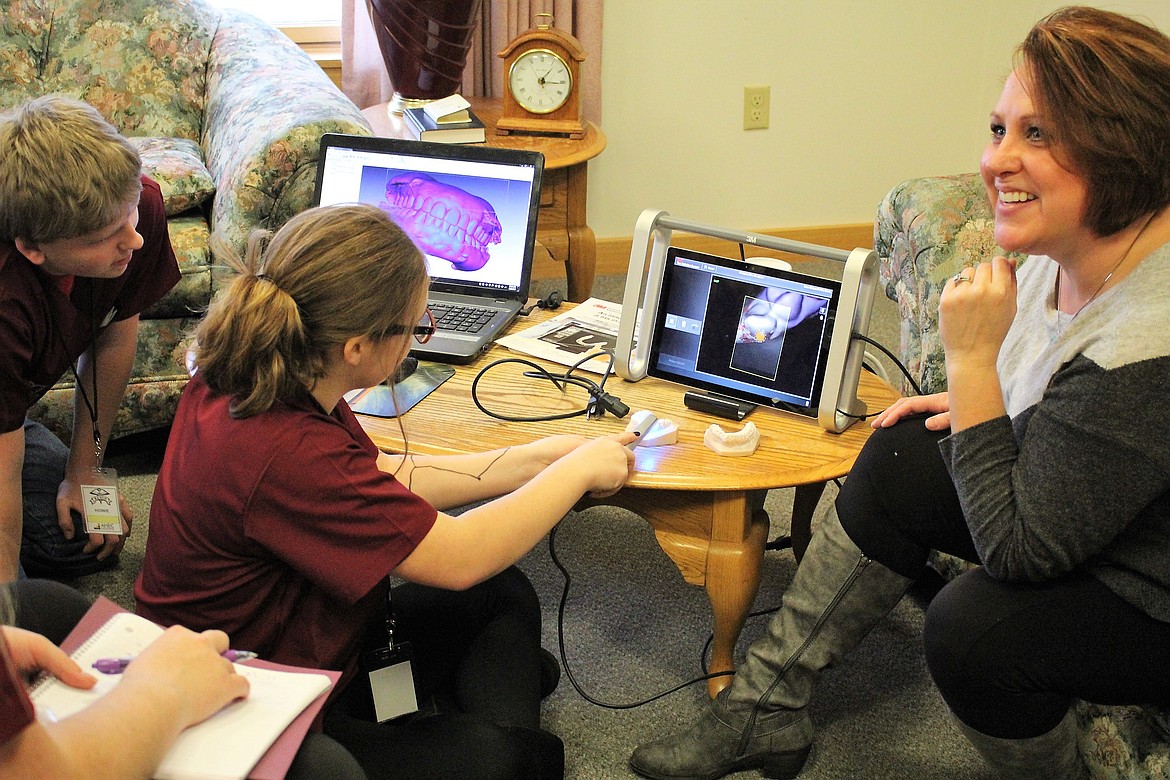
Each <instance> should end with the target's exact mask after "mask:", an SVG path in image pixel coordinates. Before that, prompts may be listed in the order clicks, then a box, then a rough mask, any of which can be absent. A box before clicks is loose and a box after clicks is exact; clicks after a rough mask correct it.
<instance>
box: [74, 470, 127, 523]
mask: <svg viewBox="0 0 1170 780" xmlns="http://www.w3.org/2000/svg"><path fill="white" fill-rule="evenodd" d="M81 504H82V509H83V510H84V514H85V532H86V533H90V534H112V535H116V536H121V535H122V505H121V503H120V502H119V501H118V472H117V471H115V470H114V469H105V468H92V469H90V470H89V475H88V477H87V478H86V482H85V484H83V485H82V486H81Z"/></svg>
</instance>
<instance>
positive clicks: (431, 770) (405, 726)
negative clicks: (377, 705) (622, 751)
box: [325, 568, 564, 780]
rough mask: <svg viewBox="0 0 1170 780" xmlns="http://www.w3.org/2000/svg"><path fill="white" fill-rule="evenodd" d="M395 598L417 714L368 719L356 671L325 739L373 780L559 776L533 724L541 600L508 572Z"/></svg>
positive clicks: (400, 590)
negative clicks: (408, 648) (462, 588)
mask: <svg viewBox="0 0 1170 780" xmlns="http://www.w3.org/2000/svg"><path fill="white" fill-rule="evenodd" d="M393 598H394V612H395V617H396V620H397V625H396V628H395V639H396V640H397V639H401V640H405V641H409V642H410V643H411V648H412V651H413V656H414V660H413V663H412V665H413V671H414V678H415V686H416V695H417V697H418V700H419V712H418V713H417V714H414V715H406V716H403V717H401V718H396V719H394V720H390V721H387V722H385V723H376V722H374V716H373V703H372V699H371V695H370V687H369V681H368V679H367V678H366V676H365V674H364V672H362V673H359V675H358V677H357V678H356V679H355V680H354V681H353V682H352V683H351V684H350V685H349V687H348V689H347V690H346V691H345V692H343V694H342V695H341V698H340V699H339V700H338V701H337V702H336V703H335V704H333V705H332V706H331V707H330V708H329V710H328V712H327V713H326V717H325V733H327V734H329V735H330V736H332V737H334V738H335V739H336V740H337V741H338V742H340V743H341V744H342V745H344V746H345V747H346V748H348V749H349V751H350V752H351V753H353V754H354V755H355V756H356V757H357V759H358V761H359V762H360V763H361V764H362V766H363V768H364V769H365V771H366V774H367V775H369V777H370V778H371V780H382V779H383V778H411V779H412V780H415V779H425V778H436V779H439V778H451V777H459V778H469V779H478V780H497V779H499V780H505V779H512V778H553V779H554V780H559V778H561V777H562V776H563V774H564V746H563V745H562V743H561V741H560V739H558V738H557V737H556V736H554V735H552V734H549V733H548V732H546V731H543V730H541V728H540V698H541V697H540V694H541V689H540V604H539V602H538V601H537V597H536V592H535V591H534V590H533V588H532V584H531V583H530V582H529V581H528V578H527V577H525V576H524V574H523V573H522V572H521V571H520V570H519V569H516V568H510V569H507V570H505V571H504V572H502V573H500V574H498V575H496V576H495V577H493V578H491V579H489V580H487V581H486V582H483V583H480V584H479V585H476V586H475V587H473V588H469V589H468V590H465V591H449V590H441V589H438V588H430V587H426V586H422V585H414V584H406V585H400V586H398V587H396V588H394V596H393ZM379 631H382V632H383V633H382V638H383V640H384V636H385V635H384V630H383V629H382V628H381V627H375V628H374V632H373V633H374V634H376V633H377V632H379ZM383 644H384V641H383Z"/></svg>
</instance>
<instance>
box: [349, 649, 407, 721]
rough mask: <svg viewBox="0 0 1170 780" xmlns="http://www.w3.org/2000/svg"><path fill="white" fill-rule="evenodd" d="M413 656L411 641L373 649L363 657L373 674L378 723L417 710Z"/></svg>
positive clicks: (367, 669)
mask: <svg viewBox="0 0 1170 780" xmlns="http://www.w3.org/2000/svg"><path fill="white" fill-rule="evenodd" d="M412 657H413V656H412V653H411V650H410V642H398V643H396V644H395V645H394V646H393V647H383V648H381V649H379V650H372V651H370V652H368V653H366V654H365V657H364V658H362V663H363V665H364V666H365V667H366V673H367V674H368V675H369V676H370V692H371V693H373V694H374V715H375V717H377V719H378V722H379V723H383V722H385V721H388V720H390V719H391V718H397V717H400V716H402V715H409V714H410V713H412V712H418V699H417V698H416V697H415V693H414V671H413V669H412V668H411V665H410V660H411V658H412Z"/></svg>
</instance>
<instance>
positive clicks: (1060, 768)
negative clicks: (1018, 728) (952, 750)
mask: <svg viewBox="0 0 1170 780" xmlns="http://www.w3.org/2000/svg"><path fill="white" fill-rule="evenodd" d="M954 720H955V723H956V724H958V726H959V731H961V732H963V734H964V735H965V736H966V737H967V739H969V740H970V741H971V744H972V745H974V746H975V749H976V750H978V751H979V755H980V756H982V757H983V763H985V764H987V766H989V767H991V769H993V770H995V772H996V773H997V775H998V776H999V777H1001V778H1004V780H1088V777H1089V772H1088V770H1087V769H1086V768H1085V765H1084V763H1083V762H1082V761H1081V756H1080V754H1079V753H1078V752H1077V716H1076V714H1075V713H1073V711H1072V710H1071V709H1070V710H1069V711H1068V714H1067V715H1065V716H1064V720H1062V721H1061V722H1060V723H1059V724H1057V726H1056V728H1054V729H1053V730H1052V731H1050V732H1048V733H1047V734H1041V735H1040V736H1038V737H1032V738H1030V739H1000V738H998V737H989V736H987V735H986V734H984V733H982V732H980V731H976V730H975V729H973V728H971V727H970V726H968V725H967V724H966V723H963V722H962V721H961V720H959V719H958V718H955V719H954Z"/></svg>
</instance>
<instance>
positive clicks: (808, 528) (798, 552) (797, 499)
mask: <svg viewBox="0 0 1170 780" xmlns="http://www.w3.org/2000/svg"><path fill="white" fill-rule="evenodd" d="M824 492H825V483H824V482H813V483H811V484H808V485H797V486H796V495H794V496H793V497H792V530H791V531H789V534H790V535H791V537H792V554H793V555H795V556H796V562H797V563H800V561H801V559H802V558H804V551H805V550H807V549H808V543H809V540H810V539H812V518H813V513H815V512H816V510H817V504H819V503H820V501H821V496H822V495H823V494H824Z"/></svg>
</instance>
